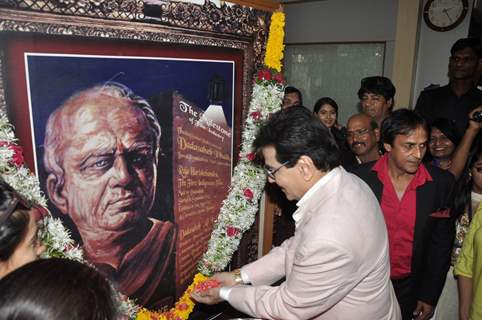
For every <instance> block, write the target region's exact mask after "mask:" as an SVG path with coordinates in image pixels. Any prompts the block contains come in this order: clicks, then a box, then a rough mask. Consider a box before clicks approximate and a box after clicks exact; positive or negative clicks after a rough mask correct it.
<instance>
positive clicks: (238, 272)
mask: <svg viewBox="0 0 482 320" xmlns="http://www.w3.org/2000/svg"><path fill="white" fill-rule="evenodd" d="M232 273H233V276H234V282H236V284H244V281H243V277H241V269H235V270H233V271H232Z"/></svg>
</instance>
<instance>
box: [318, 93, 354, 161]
mask: <svg viewBox="0 0 482 320" xmlns="http://www.w3.org/2000/svg"><path fill="white" fill-rule="evenodd" d="M313 113H314V114H315V115H316V116H317V117H318V118H319V119H320V121H321V123H323V125H324V126H325V127H327V128H328V130H329V131H330V133H331V135H332V136H333V138H335V142H336V144H337V145H338V148H340V151H341V165H342V166H343V167H345V168H349V167H353V166H356V165H358V162H357V159H356V157H355V154H354V153H353V152H351V150H350V149H349V148H348V145H347V142H346V128H345V127H342V126H340V125H339V124H338V104H337V103H336V102H335V100H333V99H332V98H329V97H323V98H320V99H318V101H316V103H315V106H314V107H313Z"/></svg>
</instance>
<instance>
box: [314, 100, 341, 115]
mask: <svg viewBox="0 0 482 320" xmlns="http://www.w3.org/2000/svg"><path fill="white" fill-rule="evenodd" d="M325 104H328V105H330V106H332V107H333V109H335V112H336V115H338V104H337V103H336V101H335V100H333V99H332V98H330V97H323V98H320V99H318V101H316V103H315V106H314V107H313V113H318V112H319V111H320V109H321V107H322V106H323V105H325Z"/></svg>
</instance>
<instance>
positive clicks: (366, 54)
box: [284, 43, 385, 125]
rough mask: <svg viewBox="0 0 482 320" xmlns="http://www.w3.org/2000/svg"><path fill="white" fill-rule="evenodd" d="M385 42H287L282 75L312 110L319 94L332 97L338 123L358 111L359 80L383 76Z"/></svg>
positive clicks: (343, 122)
mask: <svg viewBox="0 0 482 320" xmlns="http://www.w3.org/2000/svg"><path fill="white" fill-rule="evenodd" d="M384 54H385V43H348V44H341V43H330V44H309V45H307V44H301V45H287V46H286V50H285V60H284V66H285V76H286V79H287V83H288V85H291V86H294V87H296V88H298V89H300V90H301V92H302V93H303V104H304V105H305V106H306V107H307V108H309V109H311V110H312V109H313V105H314V104H315V102H316V100H318V99H319V98H321V97H326V96H328V97H330V98H332V99H334V100H335V101H336V102H337V104H338V107H339V112H338V122H339V123H340V124H342V125H345V123H346V120H347V119H348V118H349V117H350V116H351V115H352V114H354V113H356V112H358V110H359V109H358V96H357V92H358V89H359V88H360V80H361V79H362V78H364V77H368V76H376V75H383V59H384Z"/></svg>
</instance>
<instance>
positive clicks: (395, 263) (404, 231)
mask: <svg viewBox="0 0 482 320" xmlns="http://www.w3.org/2000/svg"><path fill="white" fill-rule="evenodd" d="M382 141H383V143H384V147H385V149H386V150H387V153H386V154H384V155H383V156H382V157H381V158H380V159H379V160H377V161H374V162H369V163H365V164H362V165H360V166H359V167H357V168H355V169H354V170H353V172H354V173H355V174H357V175H358V176H359V177H360V178H362V179H363V180H364V181H365V182H366V183H367V184H368V185H369V186H370V188H371V189H372V191H373V192H374V193H375V195H376V197H377V199H378V201H379V202H380V206H381V208H382V212H383V215H384V216H385V222H386V224H387V229H388V238H389V246H390V249H389V251H390V266H391V275H390V277H391V280H392V283H393V287H394V289H395V293H396V295H397V299H398V302H399V304H400V308H401V309H402V317H403V319H404V320H411V319H412V318H413V319H416V320H426V319H430V317H431V316H432V314H433V310H434V308H435V306H436V304H437V301H438V298H439V297H440V294H441V292H442V288H443V286H444V283H445V276H446V272H447V270H448V268H449V265H450V253H451V249H452V245H453V239H454V223H453V220H452V219H451V218H450V210H449V209H448V208H450V207H451V202H450V198H451V191H452V186H453V183H454V177H453V176H452V175H451V174H450V173H448V172H446V171H444V170H442V169H439V168H437V167H434V166H431V165H429V164H423V163H422V159H423V157H424V155H425V152H426V151H427V143H428V127H427V123H426V121H425V120H424V119H423V118H422V117H421V116H419V115H418V114H417V113H415V112H414V111H411V110H408V109H400V110H397V111H394V112H393V113H392V114H391V115H390V117H388V118H387V119H385V121H384V122H383V126H382Z"/></svg>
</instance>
